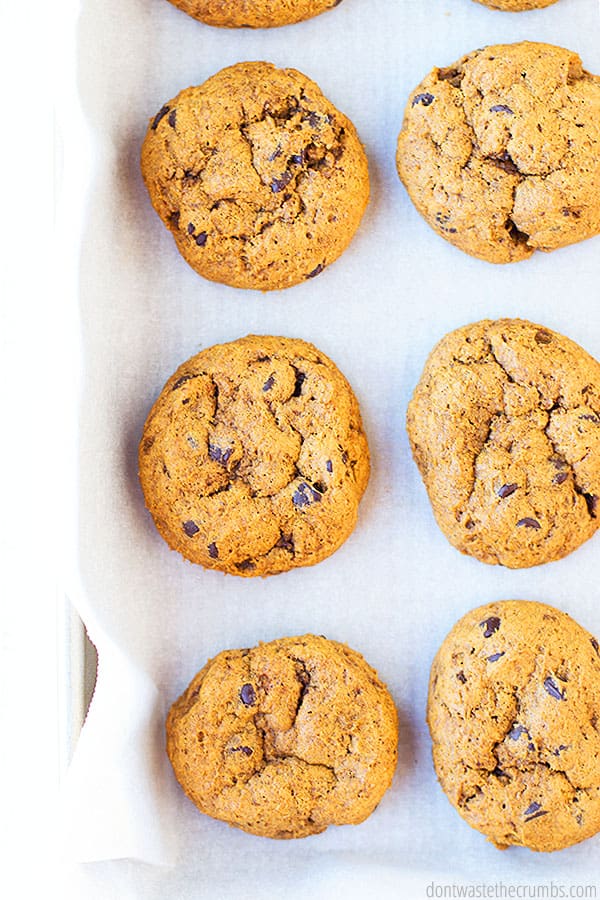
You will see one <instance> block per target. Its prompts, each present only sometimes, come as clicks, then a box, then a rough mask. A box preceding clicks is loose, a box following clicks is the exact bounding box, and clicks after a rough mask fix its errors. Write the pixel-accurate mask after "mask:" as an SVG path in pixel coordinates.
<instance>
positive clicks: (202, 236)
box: [194, 231, 208, 247]
mask: <svg viewBox="0 0 600 900" xmlns="http://www.w3.org/2000/svg"><path fill="white" fill-rule="evenodd" d="M207 237H208V235H207V234H206V232H205V231H201V232H199V234H197V235H196V237H195V238H194V240H195V241H196V243H197V244H198V246H199V247H204V245H205V244H206V239H207Z"/></svg>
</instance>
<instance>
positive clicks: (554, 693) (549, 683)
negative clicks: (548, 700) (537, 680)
mask: <svg viewBox="0 0 600 900" xmlns="http://www.w3.org/2000/svg"><path fill="white" fill-rule="evenodd" d="M544 690H545V691H546V693H547V694H550V696H551V697H554V699H555V700H566V699H567V698H566V696H565V693H564V691H561V690H560V688H559V687H558V685H557V683H556V682H555V680H554V679H553V678H551V677H550V675H548V677H547V678H546V680H545V681H544Z"/></svg>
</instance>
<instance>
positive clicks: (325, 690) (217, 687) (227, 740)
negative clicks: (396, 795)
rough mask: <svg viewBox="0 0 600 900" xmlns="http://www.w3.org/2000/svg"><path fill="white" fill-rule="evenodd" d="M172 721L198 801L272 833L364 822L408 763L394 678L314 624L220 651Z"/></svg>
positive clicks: (189, 787) (171, 742)
mask: <svg viewBox="0 0 600 900" xmlns="http://www.w3.org/2000/svg"><path fill="white" fill-rule="evenodd" d="M166 730H167V752H168V754H169V758H170V760H171V764H172V766H173V770H174V772H175V776H176V778H177V780H178V781H179V783H180V785H181V787H182V788H183V790H184V791H185V793H186V794H187V795H188V797H189V798H190V799H191V800H192V801H193V802H194V803H195V804H196V806H197V807H198V809H200V810H201V811H202V812H203V813H206V814H207V815H209V816H213V817H214V818H216V819H222V820H223V821H225V822H229V824H231V825H235V826H236V827H237V828H241V829H242V830H243V831H249V832H251V833H252V834H258V835H262V836H264V837H271V838H300V837H306V836H307V835H309V834H318V833H319V832H321V831H325V829H326V828H327V826H328V825H356V824H358V823H359V822H362V821H363V820H364V819H366V818H367V816H370V815H371V813H372V812H373V810H374V809H375V807H376V806H377V804H378V803H379V801H380V800H381V798H382V796H383V795H384V793H385V792H386V791H387V789H388V788H389V786H390V784H391V782H392V777H393V775H394V770H395V768H396V759H397V744H398V720H397V714H396V709H395V707H394V703H393V700H392V698H391V696H390V694H389V693H388V691H387V688H386V687H385V685H384V684H382V682H381V681H380V680H379V678H378V677H377V673H376V672H375V670H374V669H372V668H371V666H369V665H368V664H367V663H366V662H365V660H364V659H363V657H362V656H361V655H360V654H359V653H356V652H355V651H354V650H351V649H350V648H349V647H347V646H346V645H345V644H339V643H337V642H336V641H329V640H327V639H326V638H324V637H315V636H314V635H310V634H307V635H304V636H303V637H291V638H281V639H280V640H276V641H271V642H270V643H268V644H260V645H259V646H258V647H255V648H254V649H252V650H225V651H224V652H223V653H220V654H219V655H218V656H216V657H215V658H214V659H212V660H210V661H209V662H208V663H207V664H206V666H205V667H204V668H203V669H202V671H200V672H199V673H198V674H197V675H196V677H195V678H194V679H193V681H192V683H191V684H190V685H189V687H188V688H187V690H186V691H185V692H184V694H183V695H182V696H181V697H180V698H179V700H177V701H176V702H175V703H174V704H173V706H172V707H171V710H170V712H169V715H168V718H167V726H166Z"/></svg>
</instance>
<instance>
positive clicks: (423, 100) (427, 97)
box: [411, 94, 435, 106]
mask: <svg viewBox="0 0 600 900" xmlns="http://www.w3.org/2000/svg"><path fill="white" fill-rule="evenodd" d="M434 100H435V97H434V96H433V94H417V96H416V97H415V98H414V99H413V102H412V103H411V106H416V105H417V103H420V104H421V106H431V104H432V103H433V101H434Z"/></svg>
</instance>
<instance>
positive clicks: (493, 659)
mask: <svg viewBox="0 0 600 900" xmlns="http://www.w3.org/2000/svg"><path fill="white" fill-rule="evenodd" d="M505 652H506V651H505V650H501V651H500V653H492V655H491V656H488V658H487V660H488V662H498V660H499V659H500V657H501V656H504V654H505Z"/></svg>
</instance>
